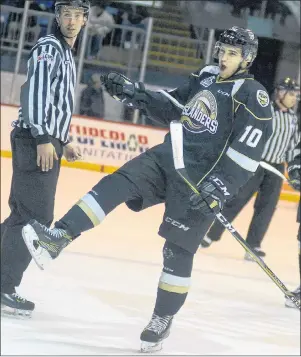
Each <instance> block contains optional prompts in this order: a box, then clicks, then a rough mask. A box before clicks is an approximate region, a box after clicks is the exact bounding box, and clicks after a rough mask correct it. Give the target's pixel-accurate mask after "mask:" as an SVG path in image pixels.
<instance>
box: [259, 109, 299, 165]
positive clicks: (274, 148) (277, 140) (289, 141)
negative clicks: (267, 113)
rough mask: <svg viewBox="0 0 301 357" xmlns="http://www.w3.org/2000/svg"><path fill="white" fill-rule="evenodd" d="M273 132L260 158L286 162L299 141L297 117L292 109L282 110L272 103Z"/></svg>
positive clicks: (291, 156)
mask: <svg viewBox="0 0 301 357" xmlns="http://www.w3.org/2000/svg"><path fill="white" fill-rule="evenodd" d="M272 115H273V121H272V124H273V134H272V136H271V137H270V139H269V140H268V141H267V143H266V145H265V148H264V151H263V155H262V158H263V159H264V160H265V161H267V162H270V163H273V164H281V163H283V162H288V161H290V160H291V159H292V158H293V155H294V149H295V147H296V146H297V144H298V142H299V141H300V133H299V130H298V118H297V116H296V114H295V113H294V111H293V110H291V109H289V110H288V111H286V112H283V111H281V110H280V109H279V107H278V106H277V104H276V103H272Z"/></svg>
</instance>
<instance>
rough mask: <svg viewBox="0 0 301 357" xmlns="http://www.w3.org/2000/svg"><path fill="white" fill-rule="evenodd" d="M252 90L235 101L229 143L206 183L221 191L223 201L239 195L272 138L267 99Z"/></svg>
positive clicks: (263, 93) (270, 114) (269, 108)
mask: <svg viewBox="0 0 301 357" xmlns="http://www.w3.org/2000/svg"><path fill="white" fill-rule="evenodd" d="M261 88H263V87H260V88H259V89H256V90H253V91H251V92H250V93H249V95H248V97H246V99H245V100H244V101H243V102H240V100H239V99H240V98H238V99H237V98H235V99H234V100H235V101H236V106H235V107H236V113H235V120H234V124H233V129H232V134H231V137H230V139H229V143H228V145H227V146H226V148H225V151H224V153H223V154H222V155H221V158H220V160H219V161H218V163H217V165H216V167H215V168H214V169H213V170H212V172H211V174H210V177H209V180H211V181H213V183H214V184H215V185H216V186H219V187H217V188H220V189H222V190H223V193H224V197H225V199H226V200H227V199H229V198H231V197H232V196H233V195H235V194H236V193H237V192H238V189H239V188H240V187H241V186H243V185H244V184H245V183H246V182H247V181H248V180H249V179H250V177H251V176H252V175H253V174H254V173H255V171H256V170H257V168H258V166H259V162H260V160H261V157H262V153H263V150H264V147H265V144H266V142H267V141H268V139H269V137H270V136H271V134H272V120H271V119H272V113H271V107H270V103H269V96H268V94H267V93H266V91H265V90H264V89H261Z"/></svg>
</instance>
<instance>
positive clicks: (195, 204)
mask: <svg viewBox="0 0 301 357" xmlns="http://www.w3.org/2000/svg"><path fill="white" fill-rule="evenodd" d="M198 190H199V192H200V194H197V193H193V194H192V195H191V196H190V207H191V209H193V210H200V212H201V214H202V215H205V216H210V215H213V214H217V213H219V212H220V211H221V210H222V209H223V207H224V204H225V201H226V196H229V197H230V194H229V193H228V191H227V188H226V186H225V185H224V184H223V182H222V181H221V180H220V179H218V178H217V177H215V176H210V177H209V178H208V179H207V180H205V181H203V182H202V183H201V184H200V185H199V186H198Z"/></svg>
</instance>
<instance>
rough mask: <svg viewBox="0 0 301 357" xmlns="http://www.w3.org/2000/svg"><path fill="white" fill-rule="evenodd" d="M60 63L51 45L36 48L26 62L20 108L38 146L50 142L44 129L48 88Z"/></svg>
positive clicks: (56, 50) (58, 53)
mask: <svg viewBox="0 0 301 357" xmlns="http://www.w3.org/2000/svg"><path fill="white" fill-rule="evenodd" d="M60 63H61V54H60V52H59V50H58V49H57V48H56V47H55V46H53V45H51V44H46V45H42V44H41V45H40V46H38V47H37V48H36V49H35V50H34V51H33V52H32V53H31V56H30V58H29V60H28V71H27V78H26V81H25V83H24V84H23V85H22V87H21V98H20V99H21V108H22V115H23V119H24V122H25V123H26V124H27V125H29V127H30V129H31V133H32V135H33V137H35V138H36V140H37V144H38V145H39V144H46V143H49V142H50V137H49V134H48V130H47V127H46V121H47V115H48V111H49V96H50V86H51V83H52V81H53V80H54V78H55V76H56V73H57V69H58V67H59V65H60ZM58 100H61V99H60V98H58Z"/></svg>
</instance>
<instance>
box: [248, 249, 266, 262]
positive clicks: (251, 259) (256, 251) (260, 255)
mask: <svg viewBox="0 0 301 357" xmlns="http://www.w3.org/2000/svg"><path fill="white" fill-rule="evenodd" d="M252 249H253V250H254V252H255V253H256V254H257V255H258V257H260V258H263V257H265V255H266V254H265V252H264V251H263V250H261V248H260V247H255V248H252ZM244 259H245V260H247V261H250V262H253V261H254V259H253V258H252V256H251V254H249V253H248V252H246V254H245V257H244Z"/></svg>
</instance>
